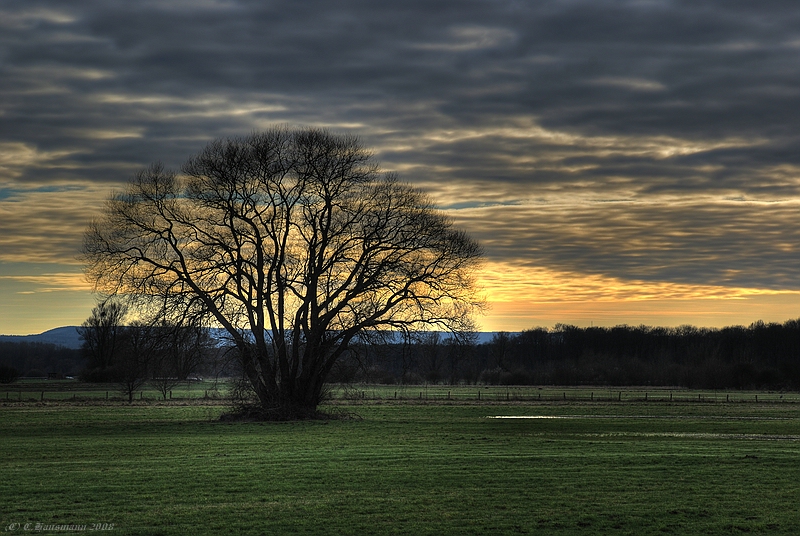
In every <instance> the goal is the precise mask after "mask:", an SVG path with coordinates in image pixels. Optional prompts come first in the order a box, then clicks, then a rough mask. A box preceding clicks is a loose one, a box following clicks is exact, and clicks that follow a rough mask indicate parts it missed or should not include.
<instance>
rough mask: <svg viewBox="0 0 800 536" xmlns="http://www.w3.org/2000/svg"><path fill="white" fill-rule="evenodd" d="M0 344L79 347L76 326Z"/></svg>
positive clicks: (481, 335) (488, 335)
mask: <svg viewBox="0 0 800 536" xmlns="http://www.w3.org/2000/svg"><path fill="white" fill-rule="evenodd" d="M496 333H497V332H494V331H481V332H478V344H482V343H487V342H490V341H491V340H492V338H493V337H494V335H495V334H496ZM0 342H40V343H45V344H55V345H57V346H64V347H66V348H73V349H76V348H80V347H81V337H80V335H79V334H78V326H63V327H60V328H54V329H50V330H47V331H45V332H44V333H39V334H38V335H0Z"/></svg>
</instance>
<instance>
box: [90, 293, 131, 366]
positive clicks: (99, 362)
mask: <svg viewBox="0 0 800 536" xmlns="http://www.w3.org/2000/svg"><path fill="white" fill-rule="evenodd" d="M126 314H127V307H126V306H125V305H123V304H122V303H121V302H119V301H117V300H111V299H107V300H104V301H102V302H100V303H99V304H97V306H95V307H94V308H93V309H92V314H91V316H90V317H89V318H87V319H86V320H85V321H84V322H83V324H81V327H80V328H78V333H79V334H80V337H81V339H82V341H83V345H82V349H83V353H84V356H85V357H86V359H87V363H86V372H85V373H84V376H85V377H86V379H89V380H93V381H108V380H110V379H111V378H110V370H111V368H112V367H113V365H114V360H115V358H116V357H117V353H118V351H119V342H120V334H121V332H122V331H123V330H124V329H125V326H124V325H123V320H124V318H125V315H126Z"/></svg>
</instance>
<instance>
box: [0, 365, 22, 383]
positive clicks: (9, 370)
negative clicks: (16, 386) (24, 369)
mask: <svg viewBox="0 0 800 536" xmlns="http://www.w3.org/2000/svg"><path fill="white" fill-rule="evenodd" d="M17 378H19V371H18V370H17V369H15V368H14V367H11V366H8V365H0V383H14V382H15V381H17Z"/></svg>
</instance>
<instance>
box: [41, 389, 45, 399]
mask: <svg viewBox="0 0 800 536" xmlns="http://www.w3.org/2000/svg"><path fill="white" fill-rule="evenodd" d="M41 400H44V391H42V398H41Z"/></svg>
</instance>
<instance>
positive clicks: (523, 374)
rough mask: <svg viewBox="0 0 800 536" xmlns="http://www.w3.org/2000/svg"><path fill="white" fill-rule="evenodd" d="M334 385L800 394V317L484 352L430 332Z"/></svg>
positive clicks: (638, 330) (601, 334) (594, 331)
mask: <svg viewBox="0 0 800 536" xmlns="http://www.w3.org/2000/svg"><path fill="white" fill-rule="evenodd" d="M333 377H334V378H335V379H338V380H339V381H352V380H355V381H371V382H380V383H395V384H403V383H408V384H418V383H423V382H425V383H434V384H436V383H449V384H492V385H608V386H632V385H637V386H638V385H653V386H677V387H688V388H703V389H724V388H727V389H751V388H760V389H800V319H798V320H789V321H787V322H784V323H782V324H781V323H764V322H756V323H753V324H751V325H750V326H748V327H745V326H731V327H725V328H722V329H715V328H697V327H693V326H680V327H676V328H666V327H650V326H625V325H623V326H616V327H588V328H580V327H576V326H571V325H564V324H559V325H556V326H555V327H554V328H552V329H547V328H535V329H529V330H525V331H522V332H520V333H506V332H500V333H497V334H495V335H494V337H493V338H492V340H491V341H489V342H487V343H482V344H478V343H476V342H475V339H474V338H472V339H470V338H469V337H466V338H465V337H462V338H450V337H446V336H444V335H442V334H440V333H427V334H419V335H417V336H416V337H415V338H414V339H413V340H408V341H405V342H403V343H397V342H393V343H390V344H383V345H376V346H371V347H367V346H364V347H362V348H361V349H360V352H354V353H353V354H352V356H351V358H350V359H349V360H348V361H345V362H343V363H342V364H341V366H340V367H339V368H337V369H336V370H335V371H334V372H333Z"/></svg>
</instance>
